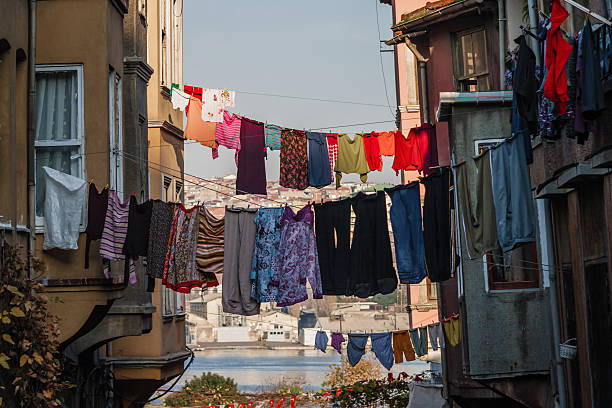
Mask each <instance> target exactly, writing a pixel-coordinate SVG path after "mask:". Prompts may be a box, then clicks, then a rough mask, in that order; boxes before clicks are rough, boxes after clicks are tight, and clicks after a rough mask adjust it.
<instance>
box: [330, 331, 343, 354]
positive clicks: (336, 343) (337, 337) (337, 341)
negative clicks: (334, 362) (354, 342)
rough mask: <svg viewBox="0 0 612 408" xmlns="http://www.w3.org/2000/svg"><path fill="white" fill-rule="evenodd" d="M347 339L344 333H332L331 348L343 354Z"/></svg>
mask: <svg viewBox="0 0 612 408" xmlns="http://www.w3.org/2000/svg"><path fill="white" fill-rule="evenodd" d="M345 341H346V339H345V338H344V336H343V335H342V333H332V337H331V346H332V347H333V348H335V349H336V351H337V352H338V353H339V354H342V343H344V342H345Z"/></svg>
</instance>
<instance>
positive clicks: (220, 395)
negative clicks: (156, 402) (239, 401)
mask: <svg viewBox="0 0 612 408" xmlns="http://www.w3.org/2000/svg"><path fill="white" fill-rule="evenodd" d="M236 395H238V386H237V385H236V382H235V381H234V379H233V378H228V377H223V376H222V375H219V374H215V373H210V372H209V373H203V374H202V375H201V376H200V377H193V378H192V379H191V380H189V381H187V382H186V383H185V385H183V388H182V389H181V391H180V392H176V393H174V394H172V395H170V396H169V397H168V398H166V400H165V401H164V402H165V403H166V406H190V405H193V404H211V403H212V404H222V403H224V402H225V401H226V398H227V397H232V398H233V397H235V396H236Z"/></svg>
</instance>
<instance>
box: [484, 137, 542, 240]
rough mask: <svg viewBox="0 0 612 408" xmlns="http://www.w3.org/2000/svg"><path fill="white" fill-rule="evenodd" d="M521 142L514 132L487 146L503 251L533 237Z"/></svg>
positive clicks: (531, 215) (530, 204)
mask: <svg viewBox="0 0 612 408" xmlns="http://www.w3.org/2000/svg"><path fill="white" fill-rule="evenodd" d="M526 162H527V158H526V155H525V145H524V144H523V142H522V140H520V138H519V137H518V136H514V137H512V138H509V139H506V140H505V141H503V142H502V143H500V144H499V145H498V146H497V147H496V148H494V149H493V150H491V183H492V191H493V204H494V206H495V216H496V220H497V237H498V239H499V245H500V246H501V248H502V250H503V251H504V252H507V251H511V250H512V249H514V248H516V247H517V246H518V245H520V244H523V243H525V242H533V241H535V236H536V233H535V225H536V222H535V211H534V209H533V200H532V198H533V197H532V194H531V182H530V181H529V174H528V173H527V164H526Z"/></svg>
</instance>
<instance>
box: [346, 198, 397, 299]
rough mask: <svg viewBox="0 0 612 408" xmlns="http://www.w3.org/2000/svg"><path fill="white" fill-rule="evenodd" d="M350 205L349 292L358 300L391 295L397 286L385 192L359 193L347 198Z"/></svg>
mask: <svg viewBox="0 0 612 408" xmlns="http://www.w3.org/2000/svg"><path fill="white" fill-rule="evenodd" d="M351 205H352V207H353V211H354V212H355V229H354V230H353V243H352V245H351V257H350V268H351V269H350V271H351V273H350V281H349V291H350V293H351V295H355V296H357V297H360V298H367V297H370V296H373V295H375V294H378V293H381V294H388V293H391V292H393V291H394V290H395V288H396V287H397V275H396V274H395V268H394V267H393V258H392V256H393V255H392V253H391V241H390V239H389V227H388V223H387V205H386V201H385V193H384V191H378V192H377V193H375V194H372V195H366V194H365V193H363V192H359V193H357V195H356V196H355V197H353V198H351Z"/></svg>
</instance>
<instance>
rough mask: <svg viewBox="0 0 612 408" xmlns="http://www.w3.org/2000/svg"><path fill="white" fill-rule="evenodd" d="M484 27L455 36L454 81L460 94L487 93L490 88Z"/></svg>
mask: <svg viewBox="0 0 612 408" xmlns="http://www.w3.org/2000/svg"><path fill="white" fill-rule="evenodd" d="M486 44H487V42H486V35H485V29H484V27H479V28H474V29H471V30H469V31H463V32H460V33H457V34H456V38H455V64H454V65H455V67H454V68H455V80H456V82H457V87H456V88H457V90H458V91H460V92H475V91H488V90H489V89H490V87H491V84H490V79H489V77H490V76H489V67H488V63H487V49H486Z"/></svg>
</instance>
